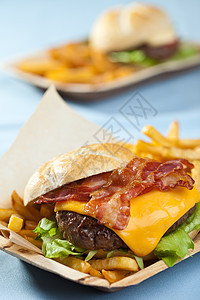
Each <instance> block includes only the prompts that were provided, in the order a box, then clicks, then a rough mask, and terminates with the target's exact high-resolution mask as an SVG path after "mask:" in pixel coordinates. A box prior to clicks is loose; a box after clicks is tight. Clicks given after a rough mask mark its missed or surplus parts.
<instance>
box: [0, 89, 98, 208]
mask: <svg viewBox="0 0 200 300" xmlns="http://www.w3.org/2000/svg"><path fill="white" fill-rule="evenodd" d="M27 100H28V99H27ZM99 129H100V126H99V125H97V124H95V123H92V122H90V121H88V120H86V119H84V118H83V117H82V116H80V115H79V114H77V113H76V112H75V111H74V110H73V109H71V108H70V107H69V105H67V104H66V103H65V102H64V101H63V100H62V98H61V97H60V96H59V94H58V93H57V92H56V90H55V88H54V87H53V86H51V87H50V88H49V89H48V90H47V92H46V93H45V94H44V96H43V98H42V100H41V102H40V103H39V105H38V107H37V108H36V110H35V112H34V113H33V115H32V116H31V117H30V119H29V120H28V121H27V123H26V124H25V125H24V126H23V128H22V129H21V130H20V132H19V134H18V136H17V138H16V140H15V142H14V143H13V145H12V146H11V148H10V150H8V152H7V153H6V154H5V155H3V157H2V158H1V159H0V195H1V196H0V207H1V208H7V207H9V206H10V195H11V193H12V191H13V190H14V189H15V190H16V191H17V193H18V194H19V195H20V196H21V197H22V198H23V191H24V187H25V185H26V183H27V181H28V179H29V178H30V176H31V175H32V174H33V173H34V171H36V170H37V168H38V167H39V166H40V165H41V164H43V163H44V162H46V161H48V160H50V159H52V158H53V157H55V156H57V155H59V154H62V153H65V152H69V151H71V150H74V149H76V148H79V147H81V146H83V145H84V144H86V143H88V144H91V143H97V140H96V139H95V138H94V137H93V135H94V134H95V133H96V132H97V131H98V130H99Z"/></svg>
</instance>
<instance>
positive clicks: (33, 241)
mask: <svg viewBox="0 0 200 300" xmlns="http://www.w3.org/2000/svg"><path fill="white" fill-rule="evenodd" d="M24 238H25V239H26V240H27V241H29V242H30V243H31V244H33V245H35V246H36V247H38V248H40V249H42V241H40V240H35V238H33V237H30V236H26V235H24Z"/></svg>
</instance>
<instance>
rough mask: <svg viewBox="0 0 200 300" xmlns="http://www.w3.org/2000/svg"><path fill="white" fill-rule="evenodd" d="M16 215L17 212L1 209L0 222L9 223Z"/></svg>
mask: <svg viewBox="0 0 200 300" xmlns="http://www.w3.org/2000/svg"><path fill="white" fill-rule="evenodd" d="M14 213H15V211H14V210H13V209H5V208H0V221H4V222H8V221H9V219H10V217H11V216H12V214H14Z"/></svg>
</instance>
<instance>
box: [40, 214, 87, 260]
mask: <svg viewBox="0 0 200 300" xmlns="http://www.w3.org/2000/svg"><path fill="white" fill-rule="evenodd" d="M34 232H36V233H37V239H39V240H42V241H43V243H42V252H43V253H44V255H45V256H46V257H48V258H58V257H67V256H69V255H75V256H81V255H82V254H83V253H85V251H86V250H85V249H83V248H80V247H76V246H74V245H73V244H72V243H70V242H68V241H67V240H65V239H63V236H62V233H61V232H60V230H59V228H58V226H57V223H56V221H54V220H49V219H47V218H43V219H42V220H40V222H39V224H38V226H37V227H36V228H35V230H34Z"/></svg>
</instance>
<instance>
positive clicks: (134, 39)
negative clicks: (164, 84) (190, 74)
mask: <svg viewBox="0 0 200 300" xmlns="http://www.w3.org/2000/svg"><path fill="white" fill-rule="evenodd" d="M175 39H176V34H175V31H174V29H173V27H172V25H171V21H170V20H169V18H168V16H167V15H166V14H165V12H164V11H162V10H161V9H159V8H157V7H154V6H151V5H149V4H145V3H131V4H128V5H126V6H119V7H114V8H111V9H109V10H107V11H105V12H103V13H102V14H101V15H100V16H99V17H98V18H97V20H96V21H95V23H94V25H93V27H92V30H91V33H90V37H89V41H90V45H91V46H92V47H93V48H94V49H97V50H100V51H103V52H109V51H121V50H126V49H130V48H134V47H137V46H139V45H142V44H144V43H145V44H146V43H147V44H151V45H152V44H153V45H155V46H158V45H160V46H161V45H164V44H168V43H170V42H172V41H174V40H175Z"/></svg>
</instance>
